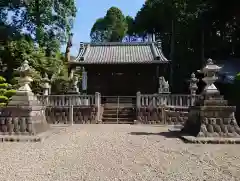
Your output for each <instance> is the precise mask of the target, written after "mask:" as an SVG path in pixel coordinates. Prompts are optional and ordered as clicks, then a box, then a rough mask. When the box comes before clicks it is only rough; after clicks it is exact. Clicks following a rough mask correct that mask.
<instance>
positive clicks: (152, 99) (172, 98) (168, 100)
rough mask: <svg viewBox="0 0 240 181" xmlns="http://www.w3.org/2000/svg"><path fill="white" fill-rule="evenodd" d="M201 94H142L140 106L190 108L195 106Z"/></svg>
mask: <svg viewBox="0 0 240 181" xmlns="http://www.w3.org/2000/svg"><path fill="white" fill-rule="evenodd" d="M199 97H200V95H181V94H152V95H148V94H140V95H139V99H140V100H139V103H138V105H137V106H138V107H159V106H167V107H179V108H188V107H189V106H193V105H194V103H195V101H196V100H197V99H199Z"/></svg>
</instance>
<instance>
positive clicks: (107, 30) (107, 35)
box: [90, 7, 128, 42]
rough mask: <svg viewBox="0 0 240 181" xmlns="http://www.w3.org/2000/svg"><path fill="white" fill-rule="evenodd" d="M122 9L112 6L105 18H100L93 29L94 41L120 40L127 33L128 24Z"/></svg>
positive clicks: (92, 37) (92, 36)
mask: <svg viewBox="0 0 240 181" xmlns="http://www.w3.org/2000/svg"><path fill="white" fill-rule="evenodd" d="M127 25H128V24H127V21H126V19H125V17H124V15H123V14H122V11H121V10H120V9H118V8H116V7H111V8H110V9H109V10H108V11H107V14H106V15H105V17H104V18H99V19H97V20H96V22H95V23H94V25H93V27H92V29H91V33H90V36H91V41H92V42H119V41H122V39H123V37H124V36H125V35H126V33H127V30H128V26H127Z"/></svg>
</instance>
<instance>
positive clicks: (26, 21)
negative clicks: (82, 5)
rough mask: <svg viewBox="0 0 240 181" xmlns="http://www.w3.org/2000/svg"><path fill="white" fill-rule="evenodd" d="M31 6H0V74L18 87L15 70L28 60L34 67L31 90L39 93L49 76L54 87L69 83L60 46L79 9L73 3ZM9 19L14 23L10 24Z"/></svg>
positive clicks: (44, 0)
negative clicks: (46, 74)
mask: <svg viewBox="0 0 240 181" xmlns="http://www.w3.org/2000/svg"><path fill="white" fill-rule="evenodd" d="M28 2H29V3H25V1H3V2H1V3H0V6H1V8H0V17H1V18H0V34H1V35H3V36H1V37H0V69H1V70H0V74H1V75H3V76H4V77H6V79H7V82H12V83H13V84H16V83H17V82H16V80H17V77H16V76H17V74H16V73H15V71H14V70H15V69H16V68H18V67H19V66H20V65H21V63H22V62H23V61H24V60H28V61H29V63H30V65H31V66H32V67H33V75H32V76H33V78H34V81H33V83H32V89H33V91H34V92H35V93H39V92H41V78H42V76H43V75H44V74H45V73H48V75H49V77H50V78H51V81H52V83H53V84H58V83H57V82H58V81H59V79H61V80H63V77H64V81H67V77H68V76H67V70H66V65H65V64H64V58H63V56H62V54H61V53H60V44H62V43H64V41H65V39H66V35H67V34H68V32H69V31H70V29H71V27H72V19H73V18H74V17H75V15H76V7H75V3H74V0H68V1H60V0H54V1H50V0H32V1H28ZM9 12H11V13H10V14H9ZM10 15H11V21H7V19H9V17H10ZM22 30H24V31H22ZM56 70H58V71H56ZM65 79H66V80H65ZM14 86H17V85H14Z"/></svg>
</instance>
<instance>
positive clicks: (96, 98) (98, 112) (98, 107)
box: [95, 92, 101, 122]
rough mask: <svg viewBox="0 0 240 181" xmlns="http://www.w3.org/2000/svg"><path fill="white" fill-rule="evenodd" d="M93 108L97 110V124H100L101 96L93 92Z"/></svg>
mask: <svg viewBox="0 0 240 181" xmlns="http://www.w3.org/2000/svg"><path fill="white" fill-rule="evenodd" d="M95 106H96V108H97V118H96V119H97V122H100V119H101V118H100V112H101V94H100V93H99V92H95Z"/></svg>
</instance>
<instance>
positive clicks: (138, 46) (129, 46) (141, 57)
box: [69, 42, 169, 64]
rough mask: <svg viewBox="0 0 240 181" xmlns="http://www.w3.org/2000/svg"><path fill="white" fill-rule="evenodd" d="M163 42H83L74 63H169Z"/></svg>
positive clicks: (72, 61) (71, 61)
mask: <svg viewBox="0 0 240 181" xmlns="http://www.w3.org/2000/svg"><path fill="white" fill-rule="evenodd" d="M168 62H169V60H167V59H166V57H165V56H164V55H163V53H162V48H161V42H141V43H139V42H131V43H123V42H109V43H81V44H80V48H79V53H78V56H77V57H76V59H75V60H70V62H69V63H74V64H151V63H168Z"/></svg>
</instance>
